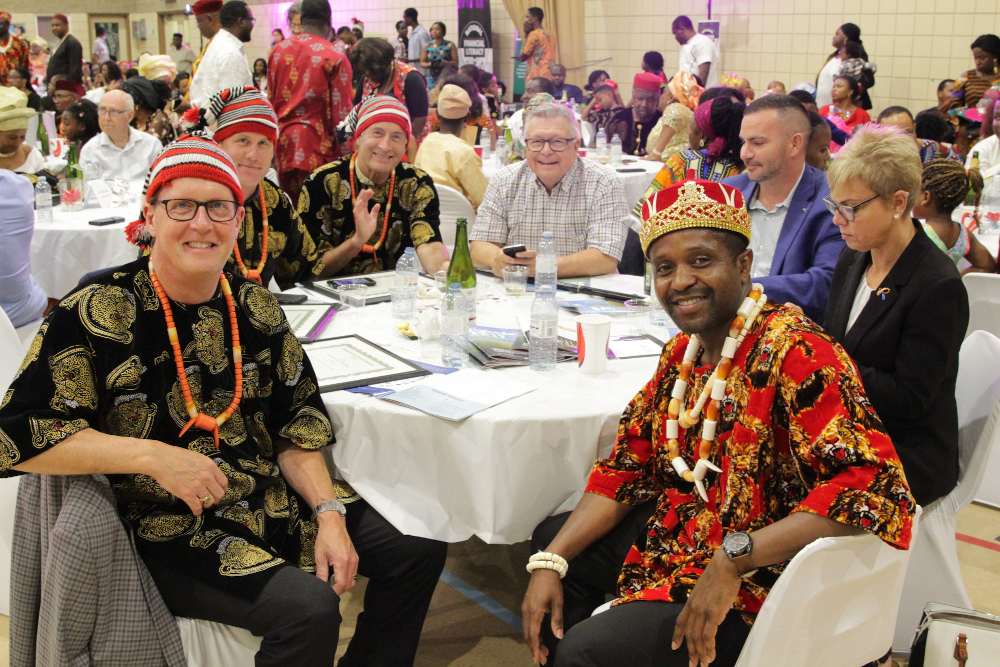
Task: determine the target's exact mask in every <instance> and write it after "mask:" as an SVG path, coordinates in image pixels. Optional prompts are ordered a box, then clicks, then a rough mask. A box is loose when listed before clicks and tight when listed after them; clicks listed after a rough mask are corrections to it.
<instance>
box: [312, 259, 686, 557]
mask: <svg viewBox="0 0 1000 667" xmlns="http://www.w3.org/2000/svg"><path fill="white" fill-rule="evenodd" d="M479 280H480V295H479V300H478V304H477V305H478V312H477V315H478V316H477V324H478V325H481V326H492V327H501V328H517V327H518V322H519V320H520V321H521V322H526V321H527V319H526V318H527V317H528V313H529V309H530V306H531V299H532V297H531V295H530V293H529V296H527V297H521V298H518V299H510V300H508V299H507V297H506V296H503V287H502V285H500V284H497V282H496V281H495V280H493V279H491V278H489V277H482V276H479ZM636 288H637V289H636V291H637V293H641V290H642V279H641V278H639V277H636ZM484 295H485V296H486V298H484ZM489 295H492V296H489ZM574 297H575V298H581V297H578V296H577V295H565V298H567V299H570V298H574ZM310 298H314V295H312V294H311V293H310ZM563 298H564V297H563V293H560V299H563ZM427 303H431V302H423V301H421V302H418V306H420V305H422V304H427ZM559 323H560V327H561V328H575V324H574V323H573V316H572V315H571V314H570V313H569V311H566V310H565V309H560V319H559ZM351 333H357V334H359V335H361V336H363V337H364V338H366V339H368V340H370V341H372V342H374V343H377V344H379V345H382V346H383V347H385V348H387V349H388V350H390V351H391V352H393V353H395V354H398V355H399V356H402V357H404V358H408V359H413V360H417V361H423V362H426V363H431V364H440V363H441V361H440V346H439V345H438V344H434V343H430V344H428V343H423V345H424V346H429V347H430V349H429V350H428V349H427V347H425V348H424V352H425V354H427V353H429V355H428V356H425V357H424V358H421V343H420V342H419V341H411V340H409V339H407V338H405V337H404V336H402V335H401V334H399V333H398V332H397V331H396V321H395V320H393V319H392V318H391V316H390V304H388V303H383V304H377V305H371V306H366V307H364V308H362V309H354V310H353V311H352V310H350V309H348V310H345V311H341V312H340V313H338V314H337V315H336V317H334V319H333V321H332V323H331V324H330V325H328V326H327V328H326V329H325V330H324V331H323V334H322V337H323V338H330V337H334V336H339V335H347V334H351ZM563 333H565V332H563ZM627 333H628V331H627V324H626V322H625V318H615V322H614V323H613V324H612V332H611V334H612V336H615V335H624V334H627ZM651 333H652V334H653V335H654V336H656V337H657V338H659V339H660V340H665V339H666V337H667V335H668V332H667V330H666V329H665V328H656V329H654V330H652V331H651ZM305 348H306V351H307V353H308V349H309V346H308V345H305ZM657 361H658V358H657V357H655V356H652V357H641V358H635V359H623V360H618V359H609V360H608V367H607V372H606V373H605V374H604V375H600V376H589V375H583V374H581V373H580V372H579V371H578V370H577V367H576V364H574V363H572V362H567V363H562V364H558V366H557V370H556V371H554V372H552V373H538V372H535V371H532V370H531V369H529V368H527V367H516V368H505V369H497V370H487V371H484V372H486V373H501V374H502V376H503V377H504V378H506V379H510V380H515V381H520V382H524V383H527V384H530V385H531V386H532V387H535V391H532V392H529V393H527V394H524V395H522V396H519V397H517V398H514V399H513V400H510V401H508V402H506V403H501V404H500V405H497V406H494V407H491V408H489V409H487V410H484V411H482V412H479V413H477V414H474V415H472V416H471V417H468V418H467V419H464V420H462V421H458V422H453V421H448V420H445V419H441V418H438V417H433V416H430V415H427V414H425V413H423V412H419V411H417V410H413V409H410V408H406V407H402V406H399V405H395V404H393V403H389V402H386V401H382V400H379V399H377V398H374V397H372V396H369V395H366V394H359V393H352V392H349V391H333V392H328V393H325V394H324V395H323V399H324V402H325V404H326V407H327V410H328V412H329V413H330V418H331V419H332V421H333V427H334V433H335V434H336V438H337V442H336V444H335V445H333V446H332V447H329V448H328V449H327V450H326V451H327V452H328V456H330V457H332V463H333V465H334V466H335V467H336V469H337V470H338V471H339V473H340V475H341V476H342V477H343V478H344V479H345V480H347V481H348V482H349V483H350V484H351V485H352V486H353V487H354V489H355V490H356V491H357V492H358V493H360V494H361V496H362V497H363V498H364V499H365V500H366V501H368V502H369V503H370V504H371V505H372V506H373V507H375V509H377V510H378V511H379V512H380V513H381V514H382V515H383V516H384V517H385V518H386V519H388V520H389V521H390V522H391V523H392V524H393V525H394V526H396V528H398V529H399V530H401V531H402V532H403V533H405V534H408V535H417V536H421V537H428V538H434V539H438V540H442V541H445V542H461V541H464V540H466V539H468V538H469V537H471V536H472V535H476V536H478V537H480V538H481V539H482V540H484V541H485V542H487V543H499V544H510V543H514V542H519V541H522V540H526V539H528V538H529V537H530V536H531V532H532V530H534V528H535V526H536V525H538V523H539V522H541V521H542V520H543V519H544V518H546V517H548V516H550V515H551V514H553V513H555V512H557V511H567V510H570V509H572V508H573V507H574V506H575V505H576V503H577V501H578V500H579V498H580V497H581V495H582V493H583V487H584V484H585V482H586V479H587V475H588V473H589V471H590V469H591V466H592V464H593V462H594V460H595V459H597V458H599V457H602V456H606V455H607V454H608V453H610V451H611V448H612V446H613V444H614V441H615V438H616V435H617V429H618V421H619V419H620V418H621V415H622V412H623V411H624V409H625V407H626V406H627V405H628V402H629V401H630V400H631V399H632V398H633V397H634V396H635V394H636V392H638V390H639V389H640V388H641V387H642V386H643V385H644V384H645V383H646V382H648V381H649V379H650V378H651V377H652V375H653V372H654V371H655V369H656V364H657Z"/></svg>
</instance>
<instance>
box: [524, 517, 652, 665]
mask: <svg viewBox="0 0 1000 667" xmlns="http://www.w3.org/2000/svg"><path fill="white" fill-rule="evenodd" d="M655 510H656V502H655V501H653V502H648V503H646V504H644V505H640V506H639V507H636V508H635V509H634V510H632V513H631V514H629V515H628V516H627V517H625V520H624V521H622V522H621V523H620V524H618V526H616V527H615V529H614V530H612V531H611V532H610V533H608V534H607V535H605V536H604V537H602V538H601V539H599V540H598V541H597V542H594V543H593V544H591V545H590V546H589V547H587V548H586V549H584V550H583V552H581V553H580V555H579V556H577V557H576V558H574V559H573V560H572V561H570V564H569V572H567V573H566V578H565V579H563V581H562V584H563V632H567V631H569V629H570V628H572V627H573V626H574V625H576V624H577V623H580V622H581V621H584V620H586V619H588V618H590V615H591V614H592V613H593V612H594V610H595V609H597V608H598V607H600V606H601V605H602V604H604V600H605V597H606V596H607V595H615V594H616V593H617V590H618V576H619V575H620V574H621V571H622V564H624V562H625V557H626V556H627V555H628V552H629V549H631V548H632V545H633V544H636V542H637V541H639V540H640V538H641V537H642V536H644V535H645V530H644V529H645V528H646V523H647V522H648V521H649V518H650V517H651V516H653V512H654V511H655ZM569 515H570V513H569V512H566V513H565V514H557V515H556V516H550V517H549V518H548V519H546V520H545V521H543V522H541V523H540V524H538V527H537V528H535V532H534V533H533V534H532V536H531V550H532V551H533V552H538V551H545V550H547V548H548V546H549V544H551V542H552V540H554V539H555V537H556V534H557V533H558V532H559V530H560V529H561V528H562V527H563V524H565V523H566V520H567V519H569ZM643 543H644V540H643V541H642V543H640V546H642V544H643ZM550 620H551V619H550V618H549V616H548V615H546V616H545V618H544V619H543V620H542V634H541V639H542V642H543V643H544V644H545V646H546V647H548V649H549V658H550V660H549V664H551V658H552V656H554V655H556V647H557V646H558V645H559V643H560V642H559V640H558V639H556V637H555V636H554V635H553V634H552V626H551V624H550Z"/></svg>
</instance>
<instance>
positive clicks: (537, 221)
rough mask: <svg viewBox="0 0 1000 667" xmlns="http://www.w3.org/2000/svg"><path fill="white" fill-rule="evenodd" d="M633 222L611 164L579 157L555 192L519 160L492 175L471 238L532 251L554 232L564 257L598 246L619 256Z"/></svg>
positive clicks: (621, 186) (611, 254) (610, 253)
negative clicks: (547, 234)
mask: <svg viewBox="0 0 1000 667" xmlns="http://www.w3.org/2000/svg"><path fill="white" fill-rule="evenodd" d="M628 222H629V210H628V202H627V201H626V199H625V188H624V186H623V185H622V182H621V180H620V179H619V178H618V174H616V173H615V172H614V170H613V169H611V168H610V167H607V166H605V165H602V164H598V163H597V162H594V161H592V160H583V159H580V158H577V161H576V163H575V164H574V165H573V166H572V167H571V168H570V170H569V171H568V172H567V173H566V175H565V176H563V179H562V180H561V181H559V183H558V184H557V185H556V187H554V188H553V189H552V193H551V194H550V193H548V192H546V191H545V186H544V185H542V182H541V181H539V180H538V177H537V176H535V173H534V172H533V171H531V169H530V168H529V167H528V164H527V162H518V163H516V164H512V165H510V166H508V167H504V168H503V169H501V170H500V171H498V172H497V173H496V175H495V176H494V177H493V178H492V179H491V180H490V184H489V187H488V188H487V189H486V196H485V197H484V199H483V203H482V204H481V205H480V206H479V211H478V212H477V215H476V222H475V224H474V225H473V226H472V232H471V234H470V236H469V238H470V239H471V240H473V241H488V242H490V243H500V244H502V245H520V244H523V245H524V246H525V247H527V248H528V249H529V250H532V249H535V248H536V247H537V246H538V242H539V241H541V240H542V233H543V232H547V231H551V232H552V233H553V235H554V236H555V242H556V248H558V251H559V256H560V257H563V256H565V255H572V254H574V253H577V252H581V251H583V250H586V249H588V248H597V249H598V250H600V251H601V252H602V253H604V254H605V255H608V256H609V257H614V258H615V259H617V260H620V259H621V258H622V251H623V250H624V248H625V234H626V230H627V228H628Z"/></svg>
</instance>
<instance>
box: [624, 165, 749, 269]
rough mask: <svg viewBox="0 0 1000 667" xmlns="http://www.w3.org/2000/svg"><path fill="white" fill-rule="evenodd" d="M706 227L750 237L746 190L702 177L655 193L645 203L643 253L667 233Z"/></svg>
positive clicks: (643, 211)
mask: <svg viewBox="0 0 1000 667" xmlns="http://www.w3.org/2000/svg"><path fill="white" fill-rule="evenodd" d="M697 227H704V228H710V229H726V230H728V231H731V232H736V233H737V234H742V235H743V236H745V237H746V239H747V241H749V240H750V214H749V213H747V210H746V207H745V205H744V203H743V193H741V192H740V191H739V190H737V189H736V188H734V187H732V186H731V185H723V184H721V183H713V182H712V181H703V180H700V179H688V180H685V181H681V182H679V183H675V184H674V185H671V186H670V187H668V188H664V189H662V190H660V191H659V192H657V193H655V194H654V195H653V196H652V197H650V198H649V199H647V200H646V202H645V203H644V204H643V205H642V231H641V232H640V233H639V239H640V241H641V242H642V252H643V254H645V255H646V256H647V257H648V256H649V246H651V245H652V244H653V241H655V240H656V239H658V238H660V237H661V236H663V235H664V234H669V233H670V232H676V231H678V230H680V229H691V228H697Z"/></svg>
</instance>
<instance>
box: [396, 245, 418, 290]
mask: <svg viewBox="0 0 1000 667" xmlns="http://www.w3.org/2000/svg"><path fill="white" fill-rule="evenodd" d="M419 271H420V261H419V260H418V259H417V251H416V249H415V248H407V249H405V250H404V251H403V256H402V257H400V258H399V261H398V262H396V287H410V288H412V289H417V276H418V274H419Z"/></svg>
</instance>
